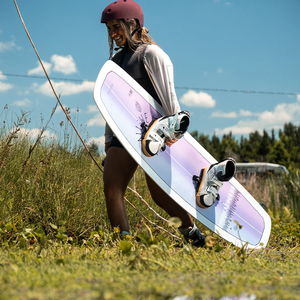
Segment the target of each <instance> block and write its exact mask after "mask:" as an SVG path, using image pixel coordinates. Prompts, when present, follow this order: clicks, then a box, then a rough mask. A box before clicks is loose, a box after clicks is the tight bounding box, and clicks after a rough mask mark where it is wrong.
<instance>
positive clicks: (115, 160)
mask: <svg viewBox="0 0 300 300" xmlns="http://www.w3.org/2000/svg"><path fill="white" fill-rule="evenodd" d="M136 168H137V163H136V162H135V161H134V159H133V158H132V157H131V156H130V155H129V154H128V152H127V151H126V150H125V149H124V148H120V147H111V148H109V150H108V152H107V155H106V158H105V163H104V175H103V178H104V191H105V194H106V195H107V193H118V194H119V193H121V194H124V193H125V190H126V187H127V185H128V183H129V181H130V179H131V178H132V176H133V174H134V172H135V170H136Z"/></svg>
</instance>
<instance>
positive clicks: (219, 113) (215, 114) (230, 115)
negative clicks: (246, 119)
mask: <svg viewBox="0 0 300 300" xmlns="http://www.w3.org/2000/svg"><path fill="white" fill-rule="evenodd" d="M237 116H238V115H237V113H236V112H234V111H232V112H223V111H214V112H213V113H212V114H211V117H213V118H225V119H233V118H237Z"/></svg>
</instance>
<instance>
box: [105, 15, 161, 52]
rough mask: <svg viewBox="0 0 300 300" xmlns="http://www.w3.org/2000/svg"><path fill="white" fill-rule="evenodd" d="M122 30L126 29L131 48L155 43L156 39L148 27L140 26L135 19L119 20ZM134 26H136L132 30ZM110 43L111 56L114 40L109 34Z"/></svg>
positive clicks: (125, 32) (128, 43)
mask: <svg viewBox="0 0 300 300" xmlns="http://www.w3.org/2000/svg"><path fill="white" fill-rule="evenodd" d="M119 21H120V25H121V28H122V30H123V31H124V34H125V37H126V40H127V45H128V47H129V48H130V49H132V50H135V49H136V48H137V47H138V46H139V45H141V44H154V45H157V44H156V43H155V41H154V40H153V39H152V37H151V36H150V34H149V30H148V29H147V28H146V27H140V26H139V24H138V22H137V21H136V20H135V19H132V20H129V21H125V20H123V19H121V20H119ZM132 28H136V29H134V30H132ZM132 33H133V34H132ZM108 44H109V57H110V58H111V57H112V56H113V51H114V42H113V40H112V38H111V37H110V35H109V34H108Z"/></svg>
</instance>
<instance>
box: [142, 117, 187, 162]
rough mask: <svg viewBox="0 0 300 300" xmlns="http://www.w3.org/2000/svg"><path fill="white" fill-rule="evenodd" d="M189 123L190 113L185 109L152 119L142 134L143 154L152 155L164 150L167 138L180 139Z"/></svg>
mask: <svg viewBox="0 0 300 300" xmlns="http://www.w3.org/2000/svg"><path fill="white" fill-rule="evenodd" d="M189 124H190V114H189V113H188V112H187V111H181V112H179V113H176V114H174V115H171V116H164V117H161V118H158V119H155V120H153V121H152V122H151V123H150V124H149V125H148V126H147V127H146V129H145V130H144V132H143V134H142V151H143V153H144V155H146V156H147V157H152V156H154V155H156V154H158V152H159V151H164V150H165V148H166V146H165V142H166V141H167V140H169V139H180V138H181V137H182V136H183V135H184V133H185V132H186V131H187V129H188V127H189ZM144 126H145V125H144Z"/></svg>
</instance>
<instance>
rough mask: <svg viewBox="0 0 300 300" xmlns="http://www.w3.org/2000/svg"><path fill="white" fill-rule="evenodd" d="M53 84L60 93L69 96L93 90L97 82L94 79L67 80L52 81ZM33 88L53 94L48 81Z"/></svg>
mask: <svg viewBox="0 0 300 300" xmlns="http://www.w3.org/2000/svg"><path fill="white" fill-rule="evenodd" d="M52 83H53V86H54V88H55V90H56V92H57V94H59V95H63V96H69V95H75V94H80V93H84V92H92V91H93V90H94V85H95V83H94V82H93V81H83V82H81V83H79V84H78V83H72V82H65V81H58V82H56V81H52ZM33 88H34V89H35V91H36V92H37V93H41V94H43V95H46V96H52V95H53V93H52V90H51V88H50V85H49V83H48V81H46V82H45V83H43V84H42V85H37V84H34V85H33Z"/></svg>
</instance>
